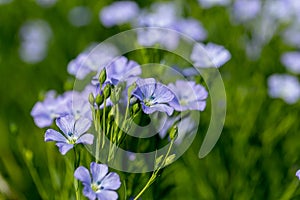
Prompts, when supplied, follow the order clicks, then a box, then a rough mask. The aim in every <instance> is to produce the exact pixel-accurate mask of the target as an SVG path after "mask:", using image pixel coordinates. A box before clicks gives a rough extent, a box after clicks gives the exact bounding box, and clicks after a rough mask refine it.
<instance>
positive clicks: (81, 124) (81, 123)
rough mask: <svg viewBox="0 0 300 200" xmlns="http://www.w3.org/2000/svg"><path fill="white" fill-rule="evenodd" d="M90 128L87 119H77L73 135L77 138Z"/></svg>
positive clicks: (89, 122)
mask: <svg viewBox="0 0 300 200" xmlns="http://www.w3.org/2000/svg"><path fill="white" fill-rule="evenodd" d="M90 126H91V121H90V120H89V119H87V118H79V119H78V120H77V121H76V123H75V131H74V132H75V133H74V134H75V135H76V136H77V137H79V136H80V135H82V134H83V133H85V132H86V131H87V130H88V129H89V128H90Z"/></svg>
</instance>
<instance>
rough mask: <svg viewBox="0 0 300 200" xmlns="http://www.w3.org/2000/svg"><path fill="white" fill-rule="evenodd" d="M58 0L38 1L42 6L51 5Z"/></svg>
mask: <svg viewBox="0 0 300 200" xmlns="http://www.w3.org/2000/svg"><path fill="white" fill-rule="evenodd" d="M56 1H57V0H36V3H37V4H38V5H39V6H42V7H51V6H53V5H54V4H55V3H56Z"/></svg>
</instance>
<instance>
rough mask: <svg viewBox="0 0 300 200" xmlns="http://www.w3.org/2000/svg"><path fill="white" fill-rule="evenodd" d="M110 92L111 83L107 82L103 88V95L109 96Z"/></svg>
mask: <svg viewBox="0 0 300 200" xmlns="http://www.w3.org/2000/svg"><path fill="white" fill-rule="evenodd" d="M110 93H111V85H110V84H107V85H106V86H105V87H104V89H103V94H104V97H105V98H108V97H109V96H110Z"/></svg>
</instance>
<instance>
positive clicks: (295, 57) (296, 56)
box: [281, 52, 300, 74]
mask: <svg viewBox="0 0 300 200" xmlns="http://www.w3.org/2000/svg"><path fill="white" fill-rule="evenodd" d="M281 62H282V64H283V65H284V66H285V67H286V68H287V69H288V70H290V71H291V72H294V73H296V74H299V73H300V52H287V53H285V54H283V55H282V56H281Z"/></svg>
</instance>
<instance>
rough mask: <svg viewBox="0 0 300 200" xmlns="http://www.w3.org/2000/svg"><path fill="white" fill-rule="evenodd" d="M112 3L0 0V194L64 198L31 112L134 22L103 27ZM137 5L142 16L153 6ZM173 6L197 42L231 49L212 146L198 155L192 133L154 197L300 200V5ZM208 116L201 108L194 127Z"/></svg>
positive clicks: (52, 153) (243, 0)
mask: <svg viewBox="0 0 300 200" xmlns="http://www.w3.org/2000/svg"><path fill="white" fill-rule="evenodd" d="M253 2H256V3H253ZM297 2H298V3H297ZM112 3H113V1H109V0H105V1H94V0H90V1H83V0H81V1H80V0H77V1H60V0H23V1H19V0H0V81H1V84H0V94H1V96H0V110H1V112H0V199H48V198H49V199H67V198H68V197H67V196H64V195H66V194H63V193H62V192H61V191H62V190H63V189H64V188H62V187H61V186H62V184H60V183H61V182H62V180H61V178H60V176H61V174H63V173H65V171H64V170H61V172H59V171H53V169H54V168H55V169H60V168H63V167H64V165H63V164H62V163H64V158H62V156H61V155H60V154H59V152H58V151H57V149H56V147H55V146H54V144H53V145H50V144H48V143H47V144H46V143H44V132H45V130H43V129H40V128H38V127H36V126H35V124H34V122H33V119H32V117H31V116H30V111H31V109H32V107H33V106H34V104H35V103H36V102H37V101H39V100H41V99H42V98H43V95H44V94H45V93H46V92H47V91H49V90H55V91H57V93H59V94H60V93H62V92H63V91H65V90H70V89H72V86H73V81H74V77H73V76H71V75H69V74H68V72H67V66H68V63H69V62H70V61H71V60H72V59H74V58H76V56H77V55H78V54H80V53H81V52H82V51H84V50H85V49H86V48H87V47H88V46H89V45H90V44H92V43H93V42H101V41H103V40H105V39H106V38H108V37H110V36H112V35H115V34H117V33H119V32H120V31H124V30H127V29H130V28H132V26H131V25H130V24H129V23H125V24H122V25H118V26H112V27H108V26H107V25H103V23H102V22H101V20H100V19H99V13H100V12H101V10H102V9H103V8H104V7H106V6H109V5H110V4H112ZM136 3H137V5H138V6H139V8H140V12H142V10H143V9H147V8H150V7H151V5H152V4H153V3H155V2H154V1H148V0H138V1H136ZM173 3H174V5H176V6H177V7H178V10H180V15H181V16H182V17H184V18H193V19H196V20H197V21H199V22H201V25H202V26H203V28H204V29H205V31H206V38H203V39H202V41H203V42H204V43H208V42H213V43H216V44H219V45H222V46H224V47H225V48H226V49H227V50H229V52H230V53H231V56H232V57H231V59H230V60H229V61H228V62H227V63H226V64H225V65H224V66H222V67H221V68H220V72H221V74H222V77H223V81H224V84H225V87H226V94H227V104H228V108H227V116H226V122H225V126H224V130H223V132H222V135H221V138H220V140H219V141H218V143H217V144H216V146H215V148H214V149H213V151H212V152H210V154H209V155H208V156H206V157H205V158H203V159H199V158H198V151H199V148H200V145H201V143H202V140H203V138H204V134H203V133H205V131H203V130H202V131H199V134H198V135H197V138H196V139H195V141H194V142H193V144H192V146H191V148H189V150H188V151H187V152H186V153H185V154H184V155H183V156H182V157H181V158H180V159H179V160H178V161H176V162H175V163H174V164H172V165H171V166H169V167H168V168H167V169H166V170H165V172H164V173H163V174H162V179H163V180H162V181H161V184H168V185H171V186H172V190H170V192H168V193H167V194H165V196H164V197H161V198H159V197H157V199H191V200H192V199H300V191H299V190H300V189H299V188H298V181H299V180H298V178H297V177H296V176H295V173H296V171H297V170H298V169H299V168H300V155H299V152H300V142H299V141H300V134H299V130H300V123H299V118H300V110H299V108H300V103H299V97H300V92H299V91H300V89H299V88H300V86H299V73H300V66H299V65H300V56H299V55H298V53H299V52H300V51H299V48H300V30H299V27H300V15H299V13H300V5H299V1H298V0H261V1H260V0H232V1H230V0H216V1H214V0H199V1H197V0H186V1H183V0H175V1H173ZM112 15H113V13H112ZM289 53H293V54H292V55H294V56H290V55H291V54H290V55H289ZM284 55H285V56H284ZM297 55H298V57H297ZM274 77H275V78H274ZM209 116H210V110H209V109H206V111H204V112H203V114H202V116H201V124H200V128H199V130H201V127H204V128H205V127H207V125H208V124H209ZM71 173H72V172H71ZM165 182H167V183H165ZM53 183H57V184H53ZM71 184H72V183H71ZM154 189H155V188H153V190H154ZM53 194H56V196H55V197H53V196H54V195H53Z"/></svg>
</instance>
